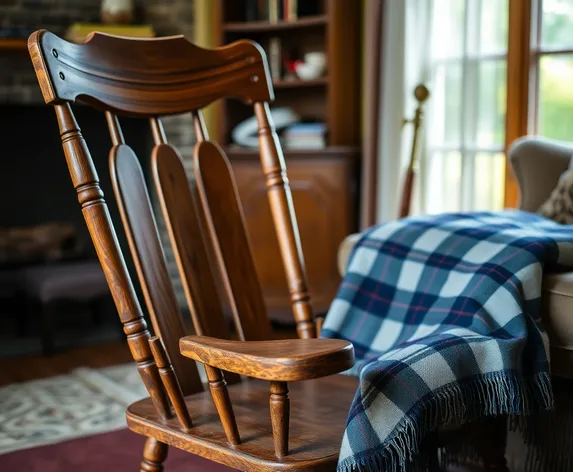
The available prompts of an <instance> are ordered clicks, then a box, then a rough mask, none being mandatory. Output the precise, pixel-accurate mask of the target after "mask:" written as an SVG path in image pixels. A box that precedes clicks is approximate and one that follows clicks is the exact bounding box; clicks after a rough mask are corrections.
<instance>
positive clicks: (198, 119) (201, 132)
mask: <svg viewBox="0 0 573 472" xmlns="http://www.w3.org/2000/svg"><path fill="white" fill-rule="evenodd" d="M192 116H193V128H194V129H195V138H196V139H197V142H201V141H208V140H209V132H208V131H207V125H206V124H205V120H204V118H203V113H201V110H194V111H193V112H192Z"/></svg>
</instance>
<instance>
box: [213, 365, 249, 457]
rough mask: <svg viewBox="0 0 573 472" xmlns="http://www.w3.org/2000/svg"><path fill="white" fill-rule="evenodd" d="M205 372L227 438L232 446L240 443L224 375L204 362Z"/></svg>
mask: <svg viewBox="0 0 573 472" xmlns="http://www.w3.org/2000/svg"><path fill="white" fill-rule="evenodd" d="M205 372H207V378H208V379H209V388H210V389H211V396H212V397H213V404H214V405H215V408H216V409H217V413H218V415H219V419H220V420H221V425H222V426H223V429H224V430H225V435H226V436H227V440H228V441H229V444H231V445H232V446H236V445H238V444H241V436H240V435H239V430H238V428H237V421H236V420H235V413H234V412H233V405H232V403H231V398H230V397H229V390H228V389H227V382H226V381H225V377H224V376H223V373H222V372H221V370H220V369H217V368H215V367H213V366H210V365H207V364H205Z"/></svg>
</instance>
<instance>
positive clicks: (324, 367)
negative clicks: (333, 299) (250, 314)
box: [179, 336, 354, 382]
mask: <svg viewBox="0 0 573 472" xmlns="http://www.w3.org/2000/svg"><path fill="white" fill-rule="evenodd" d="M179 348H180V350H181V354H183V355H184V356H185V357H190V358H191V359H194V360H196V361H199V362H201V363H203V364H206V365H209V366H212V367H216V368H218V369H222V370H228V371H230V372H235V373H237V374H242V375H246V376H248V377H253V378H256V379H262V380H270V381H277V382H292V381H297V380H310V379H316V378H320V377H326V376H328V375H333V374H337V373H339V372H342V371H345V370H347V369H350V368H351V367H352V366H353V365H354V347H353V346H352V344H351V343H349V342H348V341H344V340H341V339H281V340H276V341H229V340H225V339H217V338H210V337H207V336H185V337H184V338H181V339H180V341H179Z"/></svg>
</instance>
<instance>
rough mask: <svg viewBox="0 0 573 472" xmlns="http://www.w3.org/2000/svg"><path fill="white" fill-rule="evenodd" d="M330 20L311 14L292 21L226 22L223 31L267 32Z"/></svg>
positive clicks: (303, 26)
mask: <svg viewBox="0 0 573 472" xmlns="http://www.w3.org/2000/svg"><path fill="white" fill-rule="evenodd" d="M327 22H328V16H327V15H316V16H309V17H306V18H299V19H298V20H291V21H277V22H276V23H269V22H268V21H247V22H245V21H239V22H232V23H224V24H223V31H225V32H227V33H256V32H260V33H265V32H273V31H284V30H291V29H298V28H308V27H310V26H324V25H326V24H327Z"/></svg>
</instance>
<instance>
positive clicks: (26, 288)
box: [15, 260, 110, 355]
mask: <svg viewBox="0 0 573 472" xmlns="http://www.w3.org/2000/svg"><path fill="white" fill-rule="evenodd" d="M15 279H16V282H17V285H18V288H19V291H20V292H21V293H23V294H24V295H25V296H26V297H28V299H30V300H31V301H35V302H39V303H40V304H41V324H42V326H41V332H42V350H43V353H44V354H46V355H48V354H51V353H52V352H53V351H54V319H55V318H54V316H55V308H56V302H59V301H63V300H67V301H74V302H82V303H83V302H85V303H90V302H93V301H96V300H99V299H102V298H104V297H108V296H109V295H110V292H109V287H108V285H107V282H106V279H105V276H104V274H103V271H102V268H101V266H100V264H99V262H98V261H91V260H90V261H74V262H62V263H55V264H46V265H42V266H31V267H26V268H22V269H19V270H18V271H17V275H16V276H15Z"/></svg>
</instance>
